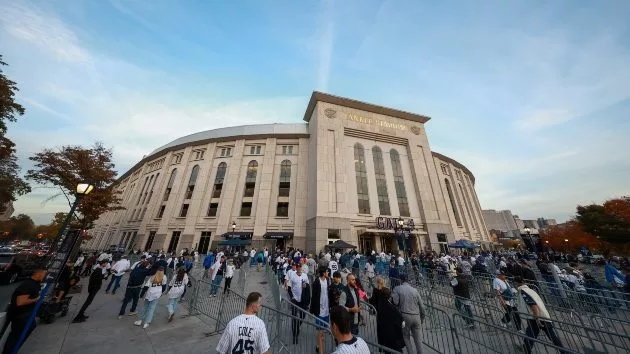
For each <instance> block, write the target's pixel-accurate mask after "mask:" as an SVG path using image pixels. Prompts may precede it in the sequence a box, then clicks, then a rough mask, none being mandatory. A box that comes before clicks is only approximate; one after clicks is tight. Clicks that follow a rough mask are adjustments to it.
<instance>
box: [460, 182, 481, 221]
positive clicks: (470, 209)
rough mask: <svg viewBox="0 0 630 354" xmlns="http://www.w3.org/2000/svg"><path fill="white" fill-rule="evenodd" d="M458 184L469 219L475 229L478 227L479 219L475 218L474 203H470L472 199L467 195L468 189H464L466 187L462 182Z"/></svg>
mask: <svg viewBox="0 0 630 354" xmlns="http://www.w3.org/2000/svg"><path fill="white" fill-rule="evenodd" d="M457 186H458V187H459V191H460V192H461V193H462V198H464V206H465V207H466V213H467V214H468V219H469V220H470V224H471V226H472V228H473V229H476V227H475V226H476V224H477V219H475V218H473V216H472V210H473V208H472V204H470V199H468V196H467V195H466V191H464V188H462V185H461V184H459V183H458V184H457Z"/></svg>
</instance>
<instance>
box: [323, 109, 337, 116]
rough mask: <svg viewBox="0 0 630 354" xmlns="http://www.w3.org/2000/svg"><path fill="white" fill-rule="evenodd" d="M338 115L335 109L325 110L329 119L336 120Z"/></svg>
mask: <svg viewBox="0 0 630 354" xmlns="http://www.w3.org/2000/svg"><path fill="white" fill-rule="evenodd" d="M336 113H337V111H335V110H334V109H330V108H326V109H325V110H324V115H325V116H326V117H328V118H335V114H336Z"/></svg>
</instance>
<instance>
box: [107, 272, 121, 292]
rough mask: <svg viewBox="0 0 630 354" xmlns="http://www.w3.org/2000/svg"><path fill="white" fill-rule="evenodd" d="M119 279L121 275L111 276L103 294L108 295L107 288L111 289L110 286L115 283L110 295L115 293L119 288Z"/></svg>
mask: <svg viewBox="0 0 630 354" xmlns="http://www.w3.org/2000/svg"><path fill="white" fill-rule="evenodd" d="M120 279H122V275H114V276H112V280H110V281H109V285H107V289H105V292H106V293H108V292H109V288H111V287H112V284H114V282H115V283H116V284H114V290H112V294H114V293H116V289H118V288H120Z"/></svg>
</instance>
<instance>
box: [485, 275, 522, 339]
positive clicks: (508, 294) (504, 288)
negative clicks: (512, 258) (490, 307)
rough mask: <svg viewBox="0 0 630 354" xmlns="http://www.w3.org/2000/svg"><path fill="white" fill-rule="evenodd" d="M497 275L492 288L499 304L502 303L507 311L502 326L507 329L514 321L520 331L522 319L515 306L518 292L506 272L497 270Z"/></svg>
mask: <svg viewBox="0 0 630 354" xmlns="http://www.w3.org/2000/svg"><path fill="white" fill-rule="evenodd" d="M496 274H497V277H496V278H494V280H493V281H492V288H493V289H494V291H495V292H496V294H497V298H498V299H499V302H501V305H502V306H503V308H504V309H505V316H503V318H502V319H501V322H502V323H501V324H502V326H503V327H507V324H508V323H510V321H511V320H512V319H514V325H515V326H516V329H517V330H519V331H520V330H521V317H520V316H519V314H518V311H517V309H516V306H515V304H514V295H515V294H516V292H517V291H516V289H514V288H513V287H512V286H511V285H510V284H509V283H508V281H507V274H506V272H505V270H497V271H496Z"/></svg>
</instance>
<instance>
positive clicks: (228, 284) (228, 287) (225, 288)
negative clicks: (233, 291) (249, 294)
mask: <svg viewBox="0 0 630 354" xmlns="http://www.w3.org/2000/svg"><path fill="white" fill-rule="evenodd" d="M230 285H232V277H227V278H225V286H224V287H223V293H224V294H225V293H227V292H228V290H229V289H230Z"/></svg>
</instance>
